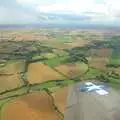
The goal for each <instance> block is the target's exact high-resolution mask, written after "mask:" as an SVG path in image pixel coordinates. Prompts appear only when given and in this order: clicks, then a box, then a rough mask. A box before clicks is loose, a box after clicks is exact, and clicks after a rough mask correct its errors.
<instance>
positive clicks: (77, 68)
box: [56, 63, 87, 77]
mask: <svg viewBox="0 0 120 120" xmlns="http://www.w3.org/2000/svg"><path fill="white" fill-rule="evenodd" d="M56 69H57V70H58V71H60V72H61V73H63V74H64V75H67V76H68V77H76V76H79V75H82V74H83V73H84V72H85V71H86V70H87V66H86V65H85V64H84V63H83V64H82V63H81V64H64V65H58V66H56Z"/></svg>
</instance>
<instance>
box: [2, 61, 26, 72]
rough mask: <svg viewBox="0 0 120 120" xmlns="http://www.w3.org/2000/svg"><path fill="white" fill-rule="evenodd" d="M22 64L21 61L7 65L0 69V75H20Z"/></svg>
mask: <svg viewBox="0 0 120 120" xmlns="http://www.w3.org/2000/svg"><path fill="white" fill-rule="evenodd" d="M23 65H24V63H23V62H22V61H18V62H14V63H9V64H8V65H6V66H5V67H3V68H0V74H16V73H20V72H21V70H22V67H23Z"/></svg>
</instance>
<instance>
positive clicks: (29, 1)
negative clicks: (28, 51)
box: [0, 0, 120, 26]
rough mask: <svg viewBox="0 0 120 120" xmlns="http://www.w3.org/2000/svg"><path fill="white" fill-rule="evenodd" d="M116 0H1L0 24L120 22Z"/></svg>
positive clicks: (119, 11)
mask: <svg viewBox="0 0 120 120" xmlns="http://www.w3.org/2000/svg"><path fill="white" fill-rule="evenodd" d="M119 4H120V1H119V0H84V1H83V0H4V1H0V24H28V23H30V24H32V23H41V22H43V23H44V22H47V23H80V24H89V23H90V24H91V23H92V24H103V25H112V26H120V7H119Z"/></svg>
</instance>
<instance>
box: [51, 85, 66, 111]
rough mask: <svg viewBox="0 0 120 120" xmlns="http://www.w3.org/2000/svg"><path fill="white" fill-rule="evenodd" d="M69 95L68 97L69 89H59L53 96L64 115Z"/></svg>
mask: <svg viewBox="0 0 120 120" xmlns="http://www.w3.org/2000/svg"><path fill="white" fill-rule="evenodd" d="M67 95H68V87H65V88H62V89H59V90H58V91H56V92H55V93H54V94H53V97H54V100H55V104H56V106H57V107H58V108H59V110H60V111H61V112H62V113H64V112H65V107H66V103H67Z"/></svg>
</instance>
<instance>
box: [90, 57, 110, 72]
mask: <svg viewBox="0 0 120 120" xmlns="http://www.w3.org/2000/svg"><path fill="white" fill-rule="evenodd" d="M108 62H109V60H108V58H100V57H93V58H92V59H91V60H90V61H89V65H90V67H94V68H97V69H101V70H104V69H105V68H106V65H107V63H108Z"/></svg>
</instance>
